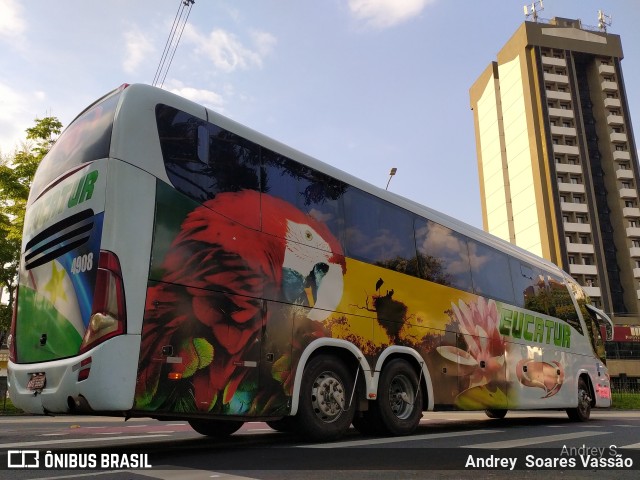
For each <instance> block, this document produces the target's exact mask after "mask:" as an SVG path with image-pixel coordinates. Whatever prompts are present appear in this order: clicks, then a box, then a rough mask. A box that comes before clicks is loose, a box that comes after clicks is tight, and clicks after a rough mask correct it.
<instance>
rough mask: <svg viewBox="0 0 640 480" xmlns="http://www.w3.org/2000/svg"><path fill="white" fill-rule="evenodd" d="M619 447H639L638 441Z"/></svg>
mask: <svg viewBox="0 0 640 480" xmlns="http://www.w3.org/2000/svg"><path fill="white" fill-rule="evenodd" d="M620 448H640V443H633V444H631V445H625V446H623V447H620Z"/></svg>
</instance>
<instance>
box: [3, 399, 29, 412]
mask: <svg viewBox="0 0 640 480" xmlns="http://www.w3.org/2000/svg"><path fill="white" fill-rule="evenodd" d="M21 413H24V412H23V411H22V410H20V409H19V408H16V407H15V406H14V405H13V403H11V399H10V398H9V397H6V400H5V399H4V398H2V397H0V415H20V414H21Z"/></svg>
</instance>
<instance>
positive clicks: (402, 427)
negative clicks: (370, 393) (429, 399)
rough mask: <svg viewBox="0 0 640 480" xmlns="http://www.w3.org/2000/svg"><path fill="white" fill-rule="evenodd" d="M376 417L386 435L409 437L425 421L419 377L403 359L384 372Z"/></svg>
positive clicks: (380, 383)
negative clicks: (423, 419) (421, 421)
mask: <svg viewBox="0 0 640 480" xmlns="http://www.w3.org/2000/svg"><path fill="white" fill-rule="evenodd" d="M378 392H379V393H378V399H377V401H376V402H374V403H373V408H374V411H375V413H374V414H373V415H374V417H378V418H379V420H380V423H381V425H382V427H383V429H384V432H385V433H388V434H391V435H409V434H411V433H413V432H414V431H415V429H416V428H418V424H419V423H420V419H421V418H422V391H421V390H420V388H419V385H418V376H417V375H416V372H415V370H414V369H413V368H412V367H411V365H410V364H409V363H408V362H407V361H406V360H402V359H400V358H398V359H395V360H392V361H391V362H389V364H388V365H385V367H384V368H383V369H382V373H381V374H380V382H379V385H378Z"/></svg>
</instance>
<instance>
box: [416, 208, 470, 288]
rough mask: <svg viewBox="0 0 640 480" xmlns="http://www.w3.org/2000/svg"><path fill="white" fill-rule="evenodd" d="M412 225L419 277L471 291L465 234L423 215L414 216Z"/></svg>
mask: <svg viewBox="0 0 640 480" xmlns="http://www.w3.org/2000/svg"><path fill="white" fill-rule="evenodd" d="M415 228H416V246H417V248H418V263H419V265H420V276H421V277H422V278H425V279H427V280H430V281H432V282H436V283H441V284H443V285H449V286H451V287H456V288H459V289H461V290H466V291H469V292H470V291H472V284H471V267H470V265H469V251H468V249H467V241H466V239H465V237H463V236H462V235H460V234H458V233H456V232H454V231H453V230H451V229H449V228H447V227H443V226H442V225H440V224H438V223H435V222H432V221H431V220H425V219H422V218H418V219H416V223H415Z"/></svg>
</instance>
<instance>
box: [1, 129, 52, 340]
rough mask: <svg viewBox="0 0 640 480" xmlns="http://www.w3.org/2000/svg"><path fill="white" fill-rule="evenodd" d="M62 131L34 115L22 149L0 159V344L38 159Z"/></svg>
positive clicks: (7, 320) (7, 323)
mask: <svg viewBox="0 0 640 480" xmlns="http://www.w3.org/2000/svg"><path fill="white" fill-rule="evenodd" d="M61 131H62V123H60V121H59V120H58V119H57V118H56V117H44V118H42V119H38V118H36V120H35V125H34V126H33V127H31V128H28V129H27V130H26V132H27V142H26V143H24V144H23V146H22V148H21V149H19V150H16V152H15V153H14V154H13V155H9V156H7V157H5V158H2V159H0V287H2V288H3V289H4V290H5V291H7V292H8V294H9V304H8V305H0V343H2V341H3V340H4V336H5V335H6V332H7V331H8V330H9V326H10V323H11V312H12V310H13V302H14V301H15V296H14V293H15V287H16V280H17V274H18V264H19V262H20V246H21V243H22V229H23V227H24V212H25V207H26V205H27V199H28V197H29V188H30V187H31V182H32V181H33V176H34V175H35V173H36V169H37V168H38V165H39V164H40V161H41V160H42V158H43V157H44V156H45V155H46V154H47V152H48V151H49V150H50V149H51V146H52V145H53V142H54V141H55V138H56V137H57V136H58V135H60V132H61Z"/></svg>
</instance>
